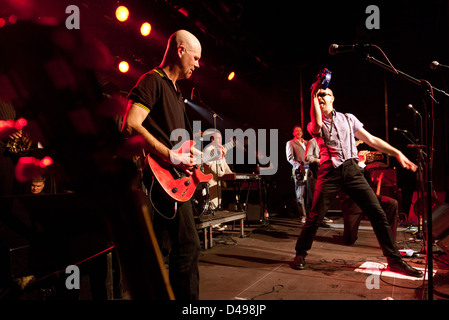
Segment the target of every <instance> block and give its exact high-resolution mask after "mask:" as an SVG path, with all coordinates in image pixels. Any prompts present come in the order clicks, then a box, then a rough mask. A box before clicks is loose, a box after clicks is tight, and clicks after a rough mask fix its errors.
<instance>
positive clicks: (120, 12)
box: [115, 6, 129, 22]
mask: <svg viewBox="0 0 449 320" xmlns="http://www.w3.org/2000/svg"><path fill="white" fill-rule="evenodd" d="M115 17H116V18H117V20H118V21H120V22H125V21H126V20H128V18H129V10H128V8H127V7H125V6H120V7H118V8H117V9H116V10H115Z"/></svg>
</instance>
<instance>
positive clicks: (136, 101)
mask: <svg viewBox="0 0 449 320" xmlns="http://www.w3.org/2000/svg"><path fill="white" fill-rule="evenodd" d="M200 58H201V44H200V42H199V40H198V39H197V38H196V37H195V36H194V35H193V34H191V33H190V32H188V31H185V30H179V31H177V32H175V33H174V34H172V35H171V36H170V38H169V40H168V44H167V49H166V51H165V55H164V57H163V60H162V63H161V64H160V66H159V67H157V68H155V69H153V70H151V71H149V72H147V73H145V74H144V75H142V76H141V77H140V79H139V81H138V82H137V84H136V85H135V86H134V88H133V89H132V90H131V92H130V94H129V97H128V98H129V102H128V108H127V112H126V114H125V118H124V122H123V128H122V132H123V133H125V134H126V135H128V136H132V135H141V136H142V137H143V138H144V139H145V141H146V146H147V148H146V149H147V150H146V151H147V152H149V153H151V154H152V155H153V156H157V157H160V158H161V159H163V160H165V161H167V162H169V163H171V164H173V166H175V167H177V168H179V169H181V170H184V171H186V172H188V173H191V169H192V168H193V166H194V165H195V159H194V157H193V155H192V154H188V153H187V154H178V153H176V152H174V151H173V150H172V148H173V146H174V145H176V144H177V143H178V142H180V141H181V139H187V138H188V137H179V140H178V141H171V140H170V135H171V133H172V132H173V130H176V129H185V128H186V124H185V105H184V99H183V97H182V94H181V91H180V89H179V87H178V84H177V82H178V80H183V79H189V78H190V77H191V76H192V73H193V71H194V70H195V69H196V68H199V60H200ZM152 181H153V180H152V179H151V174H150V173H149V172H148V170H146V172H145V173H144V182H145V184H146V187H147V189H148V190H149V193H150V194H149V198H150V200H151V208H150V210H152V211H153V227H154V230H155V233H156V236H157V239H158V242H159V246H160V248H161V252H162V254H163V255H164V257H166V260H167V261H168V264H169V276H170V283H171V286H172V288H173V292H174V294H175V298H176V299H178V300H197V299H198V297H199V271H198V258H199V254H200V251H201V248H200V243H199V237H198V232H197V230H196V227H195V223H194V218H193V212H192V206H191V203H190V202H185V203H177V204H176V205H175V204H174V202H172V201H170V200H168V199H167V198H166V197H165V196H164V195H163V194H162V193H161V192H162V191H160V190H159V188H157V187H156V186H153V185H152V183H153V182H152Z"/></svg>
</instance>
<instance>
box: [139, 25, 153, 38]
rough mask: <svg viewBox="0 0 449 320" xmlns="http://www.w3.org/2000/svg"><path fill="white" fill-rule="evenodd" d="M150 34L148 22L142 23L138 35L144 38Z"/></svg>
mask: <svg viewBox="0 0 449 320" xmlns="http://www.w3.org/2000/svg"><path fill="white" fill-rule="evenodd" d="M150 32H151V24H149V23H148V22H144V23H142V26H141V27H140V33H141V34H142V35H143V36H144V37H146V36H148V35H149V34H150Z"/></svg>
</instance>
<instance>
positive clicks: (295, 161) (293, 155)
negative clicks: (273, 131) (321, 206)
mask: <svg viewBox="0 0 449 320" xmlns="http://www.w3.org/2000/svg"><path fill="white" fill-rule="evenodd" d="M292 134H293V139H291V140H289V141H287V144H286V146H285V153H286V157H287V161H288V162H289V163H290V164H291V165H292V180H293V182H294V184H295V195H296V204H297V206H298V211H299V218H300V220H301V222H302V223H304V222H305V221H306V208H305V203H304V194H305V178H306V169H305V165H306V163H307V162H306V160H305V151H306V146H307V140H304V138H303V131H302V128H301V127H300V126H295V127H293V132H292Z"/></svg>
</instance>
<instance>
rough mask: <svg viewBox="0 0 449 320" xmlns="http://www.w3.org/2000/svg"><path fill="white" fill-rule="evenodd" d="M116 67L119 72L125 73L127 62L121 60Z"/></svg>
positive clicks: (127, 67)
mask: <svg viewBox="0 0 449 320" xmlns="http://www.w3.org/2000/svg"><path fill="white" fill-rule="evenodd" d="M118 69H119V70H120V72H123V73H126V72H128V71H129V63H128V62H126V61H121V62H120V63H119V64H118Z"/></svg>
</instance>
